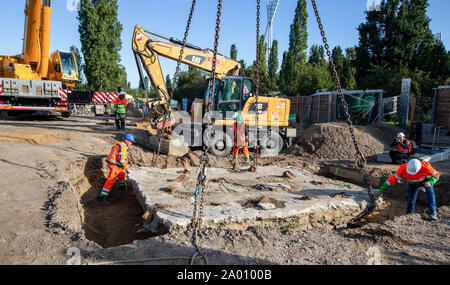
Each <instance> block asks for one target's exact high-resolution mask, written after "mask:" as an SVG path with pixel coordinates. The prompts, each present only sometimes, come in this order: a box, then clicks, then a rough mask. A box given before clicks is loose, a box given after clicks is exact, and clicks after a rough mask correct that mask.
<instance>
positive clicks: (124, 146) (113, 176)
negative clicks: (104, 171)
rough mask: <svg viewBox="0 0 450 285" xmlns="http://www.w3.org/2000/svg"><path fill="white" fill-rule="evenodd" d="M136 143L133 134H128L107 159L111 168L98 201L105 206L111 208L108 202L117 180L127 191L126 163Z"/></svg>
mask: <svg viewBox="0 0 450 285" xmlns="http://www.w3.org/2000/svg"><path fill="white" fill-rule="evenodd" d="M134 142H135V140H134V136H133V135H131V134H126V135H125V137H124V141H123V142H118V143H116V144H115V145H114V146H113V147H112V149H111V152H110V153H109V155H108V157H107V158H106V162H107V163H108V167H109V169H110V170H109V175H108V178H107V179H106V183H105V185H104V186H103V189H102V191H101V193H100V195H99V196H98V197H97V200H98V201H99V202H100V203H102V204H103V205H106V206H109V205H110V204H111V202H110V201H108V200H107V197H108V196H109V194H110V192H111V189H112V188H113V186H114V184H115V183H116V180H117V179H118V180H119V183H120V186H121V189H122V190H125V191H126V190H127V174H128V165H127V162H126V159H127V156H128V148H129V147H130V146H131V145H132V144H133V143H134Z"/></svg>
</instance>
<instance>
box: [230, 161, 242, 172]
mask: <svg viewBox="0 0 450 285" xmlns="http://www.w3.org/2000/svg"><path fill="white" fill-rule="evenodd" d="M231 171H233V172H239V171H240V169H239V166H238V162H237V160H235V161H234V162H233V169H232V170H231Z"/></svg>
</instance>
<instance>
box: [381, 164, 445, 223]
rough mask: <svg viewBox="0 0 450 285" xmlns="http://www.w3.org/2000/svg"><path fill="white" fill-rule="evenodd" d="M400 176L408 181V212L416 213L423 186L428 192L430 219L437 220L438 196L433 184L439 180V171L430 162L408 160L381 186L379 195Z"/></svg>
mask: <svg viewBox="0 0 450 285" xmlns="http://www.w3.org/2000/svg"><path fill="white" fill-rule="evenodd" d="M400 177H403V178H404V179H405V180H406V182H407V183H408V204H407V214H412V213H414V206H415V204H416V200H417V194H418V193H419V189H420V188H421V187H423V188H425V190H426V192H427V200H428V206H429V216H428V220H433V221H436V220H437V213H436V196H435V194H434V189H433V185H434V184H435V183H436V182H437V181H438V180H439V177H440V174H439V172H437V171H436V170H435V169H434V168H433V167H432V166H431V164H429V163H428V162H426V161H419V160H417V159H413V160H411V161H410V162H408V164H403V165H401V166H400V167H399V168H398V170H397V172H395V174H394V175H392V176H391V177H389V179H388V180H387V181H386V182H385V183H384V184H383V185H382V186H381V187H380V192H379V193H378V194H377V195H378V196H381V195H382V194H383V193H384V191H386V189H387V188H388V187H389V186H391V185H394V184H395V183H397V181H398V180H399V179H400Z"/></svg>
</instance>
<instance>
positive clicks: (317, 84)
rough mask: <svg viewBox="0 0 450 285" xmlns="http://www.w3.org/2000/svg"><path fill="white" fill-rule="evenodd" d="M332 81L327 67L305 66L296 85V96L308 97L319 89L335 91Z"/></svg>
mask: <svg viewBox="0 0 450 285" xmlns="http://www.w3.org/2000/svg"><path fill="white" fill-rule="evenodd" d="M335 88H336V87H335V84H334V80H333V78H332V77H331V74H330V72H329V70H328V68H327V67H323V66H319V65H317V64H307V65H305V66H304V67H303V68H302V70H301V71H300V73H299V75H298V77H297V80H296V84H295V90H296V94H298V95H302V96H309V95H312V94H314V93H316V91H317V90H319V89H328V90H332V89H335Z"/></svg>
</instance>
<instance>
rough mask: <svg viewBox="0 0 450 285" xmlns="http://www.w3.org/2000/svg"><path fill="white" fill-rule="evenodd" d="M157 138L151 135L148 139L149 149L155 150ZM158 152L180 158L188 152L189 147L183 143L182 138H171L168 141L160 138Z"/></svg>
mask: <svg viewBox="0 0 450 285" xmlns="http://www.w3.org/2000/svg"><path fill="white" fill-rule="evenodd" d="M157 147H158V136H157V135H153V136H151V137H150V138H149V148H150V149H154V150H155V149H157ZM160 152H161V153H164V154H168V155H170V156H174V157H182V156H184V155H185V154H187V153H188V152H189V145H188V144H187V143H186V142H185V141H184V137H183V136H177V137H172V139H170V140H168V139H165V138H161V142H160Z"/></svg>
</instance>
